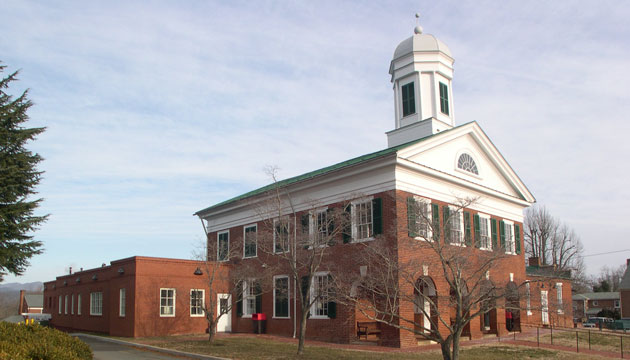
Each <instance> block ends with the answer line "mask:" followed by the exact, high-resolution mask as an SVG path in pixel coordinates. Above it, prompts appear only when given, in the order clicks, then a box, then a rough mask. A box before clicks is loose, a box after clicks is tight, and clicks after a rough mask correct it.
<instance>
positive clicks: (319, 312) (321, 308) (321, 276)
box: [311, 273, 330, 319]
mask: <svg viewBox="0 0 630 360" xmlns="http://www.w3.org/2000/svg"><path fill="white" fill-rule="evenodd" d="M328 278H329V275H328V273H317V274H315V276H313V282H312V284H311V301H312V302H313V306H311V318H320V319H323V318H328V310H329V309H328V305H329V299H328V291H329V287H330V284H329V283H328V280H329V279H328Z"/></svg>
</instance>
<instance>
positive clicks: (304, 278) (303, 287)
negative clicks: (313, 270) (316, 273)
mask: <svg viewBox="0 0 630 360" xmlns="http://www.w3.org/2000/svg"><path fill="white" fill-rule="evenodd" d="M300 285H301V290H302V299H306V295H307V292H308V287H309V286H310V285H311V284H309V283H308V276H302V278H301V281H300ZM306 301H307V302H308V301H309V300H308V299H306Z"/></svg>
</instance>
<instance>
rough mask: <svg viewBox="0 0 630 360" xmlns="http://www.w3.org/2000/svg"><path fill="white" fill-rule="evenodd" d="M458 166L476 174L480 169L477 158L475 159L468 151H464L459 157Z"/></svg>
mask: <svg viewBox="0 0 630 360" xmlns="http://www.w3.org/2000/svg"><path fill="white" fill-rule="evenodd" d="M457 167H458V168H459V169H461V170H464V171H468V172H471V173H473V174H475V175H479V170H477V164H475V160H473V158H472V156H470V155H468V154H467V153H463V154H461V155H460V156H459V159H457Z"/></svg>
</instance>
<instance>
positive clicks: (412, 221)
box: [407, 196, 418, 238]
mask: <svg viewBox="0 0 630 360" xmlns="http://www.w3.org/2000/svg"><path fill="white" fill-rule="evenodd" d="M417 216H418V215H417V214H416V199H414V198H413V196H409V197H408V198H407V231H408V234H409V237H412V238H413V237H416V235H417V231H416V227H417V226H416V225H417V224H416V218H417Z"/></svg>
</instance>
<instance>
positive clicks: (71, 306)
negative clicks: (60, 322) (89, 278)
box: [70, 294, 74, 315]
mask: <svg viewBox="0 0 630 360" xmlns="http://www.w3.org/2000/svg"><path fill="white" fill-rule="evenodd" d="M70 298H71V299H72V302H71V303H70V315H74V294H72V295H71V296H70Z"/></svg>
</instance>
